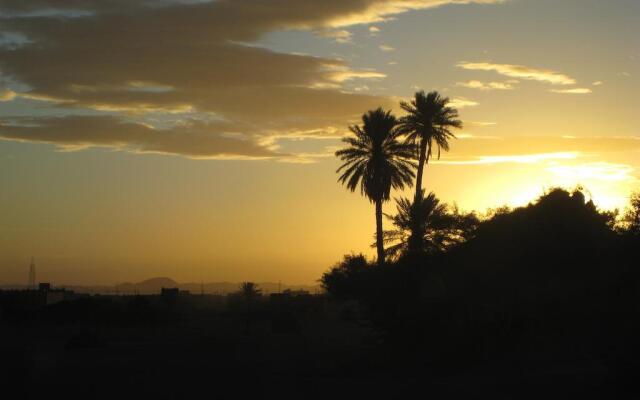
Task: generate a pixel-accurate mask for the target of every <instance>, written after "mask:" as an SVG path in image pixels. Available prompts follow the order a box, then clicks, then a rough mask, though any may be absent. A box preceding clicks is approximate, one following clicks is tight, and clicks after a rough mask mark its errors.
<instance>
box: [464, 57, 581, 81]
mask: <svg viewBox="0 0 640 400" xmlns="http://www.w3.org/2000/svg"><path fill="white" fill-rule="evenodd" d="M456 66H457V67H459V68H463V69H467V70H474V71H495V72H497V73H499V74H500V75H504V76H508V77H510V78H518V79H526V80H534V81H540V82H547V83H551V84H553V85H573V84H575V83H576V81H575V79H573V78H571V77H570V76H568V75H565V74H561V73H559V72H556V71H552V70H548V69H541V68H532V67H527V66H524V65H512V64H493V63H485V62H479V63H472V62H460V63H458V64H456Z"/></svg>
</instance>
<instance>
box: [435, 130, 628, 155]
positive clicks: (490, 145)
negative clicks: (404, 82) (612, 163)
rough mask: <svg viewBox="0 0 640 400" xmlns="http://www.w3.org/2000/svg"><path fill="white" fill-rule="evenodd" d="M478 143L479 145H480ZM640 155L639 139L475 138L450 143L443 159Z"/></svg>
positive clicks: (559, 137)
mask: <svg viewBox="0 0 640 400" xmlns="http://www.w3.org/2000/svg"><path fill="white" fill-rule="evenodd" d="M479 140H481V141H479ZM628 151H640V136H629V137H588V136H571V137H569V136H564V137H561V136H480V135H478V136H476V135H469V136H467V137H465V140H456V141H454V142H452V143H451V151H450V152H448V153H444V154H443V157H442V159H443V160H450V161H469V160H475V159H477V158H478V157H494V156H500V157H502V156H513V155H516V156H520V155H527V154H559V153H561V154H568V153H571V154H573V153H576V154H581V155H582V156H584V157H591V156H593V155H602V154H604V153H610V152H628Z"/></svg>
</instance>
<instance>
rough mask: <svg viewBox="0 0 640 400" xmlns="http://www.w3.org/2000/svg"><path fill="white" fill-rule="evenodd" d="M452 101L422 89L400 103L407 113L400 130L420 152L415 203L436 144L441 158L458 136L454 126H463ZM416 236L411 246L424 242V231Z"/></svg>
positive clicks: (416, 233) (400, 122)
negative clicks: (425, 168) (441, 154)
mask: <svg viewBox="0 0 640 400" xmlns="http://www.w3.org/2000/svg"><path fill="white" fill-rule="evenodd" d="M448 104H449V98H448V97H442V96H440V94H439V93H438V92H436V91H433V92H429V93H428V94H425V93H424V91H422V90H421V91H419V92H416V94H415V97H414V99H413V100H411V102H410V103H407V102H404V101H403V102H401V103H400V106H401V107H402V109H403V110H405V111H406V112H407V115H405V116H404V117H402V118H401V119H400V121H399V125H398V131H399V132H400V133H402V134H404V135H406V141H407V143H412V144H413V145H414V146H415V150H416V151H417V154H418V171H417V174H416V192H415V198H414V201H415V202H418V200H419V199H418V198H419V196H421V193H422V176H423V173H424V166H425V164H427V163H429V159H430V158H431V156H432V155H433V149H434V147H435V148H436V149H437V152H438V153H437V156H438V158H440V151H441V150H444V151H449V139H451V138H455V136H454V134H453V133H452V132H451V128H462V121H460V120H459V119H458V110H456V109H455V108H453V107H450V106H449V105H448ZM413 236H414V237H413V238H412V239H411V240H410V241H409V243H410V246H413V244H414V243H416V244H417V243H419V241H420V232H415V234H414V235H413ZM413 250H416V251H417V250H419V249H413Z"/></svg>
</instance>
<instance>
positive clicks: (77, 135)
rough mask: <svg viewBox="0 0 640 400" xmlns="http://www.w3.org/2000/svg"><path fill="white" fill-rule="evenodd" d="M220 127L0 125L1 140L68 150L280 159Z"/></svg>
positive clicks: (97, 119)
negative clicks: (99, 148) (102, 148)
mask: <svg viewBox="0 0 640 400" xmlns="http://www.w3.org/2000/svg"><path fill="white" fill-rule="evenodd" d="M229 128H230V127H229V126H228V125H226V124H224V123H220V124H215V123H211V124H207V123H202V122H191V123H188V124H184V125H179V126H175V127H172V128H165V129H155V128H152V127H150V126H148V125H145V124H142V123H135V122H123V121H121V120H120V119H119V118H116V117H111V116H70V117H60V118H38V119H33V118H19V119H11V120H8V119H7V120H0V138H4V139H9V140H18V141H30V142H39V143H50V144H55V145H57V146H61V147H67V148H82V147H85V146H87V147H94V146H107V147H115V148H120V149H123V150H130V151H135V152H141V153H164V154H180V155H185V156H188V157H193V158H200V157H202V158H226V157H229V158H237V157H247V158H282V157H287V156H288V155H287V154H282V153H277V152H274V151H271V150H269V149H267V148H265V147H264V146H260V145H258V144H257V143H256V142H255V141H254V140H249V139H244V138H234V137H232V136H230V135H227V134H226V132H227V130H228V129H229Z"/></svg>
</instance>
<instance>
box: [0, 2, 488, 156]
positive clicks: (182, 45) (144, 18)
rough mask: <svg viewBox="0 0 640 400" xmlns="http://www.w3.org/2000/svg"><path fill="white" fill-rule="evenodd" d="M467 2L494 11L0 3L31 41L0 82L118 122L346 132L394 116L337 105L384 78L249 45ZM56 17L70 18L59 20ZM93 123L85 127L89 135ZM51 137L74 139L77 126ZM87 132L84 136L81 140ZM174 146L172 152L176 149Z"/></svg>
mask: <svg viewBox="0 0 640 400" xmlns="http://www.w3.org/2000/svg"><path fill="white" fill-rule="evenodd" d="M468 2H482V3H484V2H495V1H494V0H477V1H443V0H439V1H438V0H412V1H402V0H400V1H379V0H349V1H346V0H325V1H322V2H318V1H308V0H272V1H269V2H264V1H262V0H233V1H230V0H217V1H211V2H205V1H186V0H183V1H178V0H167V1H150V0H126V1H125V0H112V1H106V0H100V1H97V0H93V1H92V0H87V1H80V0H55V1H54V0H34V1H20V0H0V11H1V12H2V13H3V15H4V16H5V19H4V20H2V27H1V28H0V31H4V32H12V33H17V34H20V35H22V36H24V37H25V38H26V39H27V40H26V41H25V43H23V44H22V45H19V46H12V47H5V48H0V71H1V73H2V75H3V76H4V77H5V79H10V80H12V81H14V82H19V83H22V84H24V85H26V86H28V88H29V89H28V90H24V91H23V92H22V93H18V94H17V97H22V98H27V99H33V100H41V101H47V102H49V104H50V105H52V106H55V105H63V106H64V107H72V108H79V109H91V110H97V111H109V112H111V113H120V114H121V115H122V116H123V117H125V116H126V115H129V114H144V113H148V112H161V113H180V112H186V111H189V112H191V113H204V114H215V115H217V116H218V117H219V118H220V119H223V120H225V121H228V123H230V124H232V125H233V126H235V127H239V126H242V127H243V128H245V129H250V130H249V131H245V132H243V133H245V134H247V135H270V134H282V133H283V132H287V131H291V130H298V131H299V130H305V129H314V130H318V129H324V128H330V127H336V126H340V127H343V126H346V125H347V124H348V123H349V122H351V121H353V120H354V119H355V118H357V117H358V115H360V114H361V113H362V112H364V111H366V110H367V109H369V108H372V107H377V106H379V105H382V106H385V107H390V106H391V105H392V101H391V100H390V99H388V98H382V97H376V96H367V95H362V94H352V93H345V92H344V91H342V90H340V85H341V84H342V83H344V82H345V81H347V80H350V79H370V78H373V79H378V78H382V77H383V76H384V75H382V74H379V73H376V72H375V71H369V70H364V71H354V70H352V69H351V68H350V67H349V66H348V65H347V64H345V62H344V61H341V60H337V59H329V58H320V57H313V56H309V55H296V54H283V53H277V52H273V51H270V50H268V49H263V48H259V47H254V46H250V45H248V44H247V43H250V42H254V41H255V40H257V39H259V38H260V36H261V35H263V34H264V33H267V32H271V31H276V30H287V29H321V28H326V27H331V26H339V25H348V24H352V23H360V22H367V21H372V20H377V19H380V18H382V17H384V16H386V15H391V14H396V13H399V12H403V11H406V10H409V9H415V8H426V7H431V6H436V5H440V4H446V3H468ZM43 10H48V12H49V14H47V13H43ZM52 10H58V12H53V11H52ZM60 10H62V11H60ZM64 10H67V11H68V10H74V11H75V12H76V14H69V15H68V16H73V17H68V18H65V14H64ZM78 11H80V12H85V13H79V14H78V13H77V12H78ZM12 15H21V16H23V17H19V18H18V17H11V16H12ZM25 15H32V16H38V17H32V18H25V17H24V16H25ZM43 15H44V16H43ZM113 118H115V117H111V119H110V121H111V122H112V123H113V122H114V121H113ZM70 121H76V122H77V120H76V119H73V118H72V119H71V120H70ZM97 122H98V120H97V119H93V120H92V126H93V127H94V128H95V129H98V127H97V126H95V125H97ZM51 123H53V122H52V121H50V120H49V121H45V123H44V124H43V125H47V124H51ZM55 125H56V126H64V127H65V129H78V126H77V124H76V123H74V124H70V123H68V122H67V123H64V124H62V122H60V121H58V122H56V123H55ZM136 129H141V128H139V127H136ZM88 130H89V129H88V127H85V128H84V129H83V132H84V133H83V134H84V135H85V137H87V138H88V137H90V136H89V133H87V132H88ZM39 132H41V133H40V134H43V135H45V134H47V133H46V132H47V131H46V130H42V131H39ZM147 133H148V134H149V135H153V134H157V133H158V132H156V131H153V130H150V131H149V132H147ZM73 135H74V136H77V135H78V134H77V133H75V132H74V133H73ZM91 137H93V138H94V140H95V138H98V137H100V135H93V136H91ZM179 137H182V136H179ZM185 137H187V136H185ZM122 139H123V140H125V139H126V138H122ZM44 141H46V140H44ZM51 141H57V140H56V138H52V140H51ZM87 141H88V140H87ZM174 142H176V143H174ZM177 142H178V139H176V140H175V141H171V143H173V144H174V145H175V146H176V149H178V148H180V146H179V144H178V143H177ZM163 143H167V144H168V143H169V141H167V140H166V139H165V142H163ZM136 145H137V144H135V143H134V146H136ZM187 147H188V148H190V147H189V146H187ZM207 147H209V146H207ZM168 152H171V151H168ZM174 152H177V153H180V152H181V151H177V150H176V151H174ZM213 153H215V151H214V152H213ZM185 154H186V155H193V154H192V153H190V152H185Z"/></svg>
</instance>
